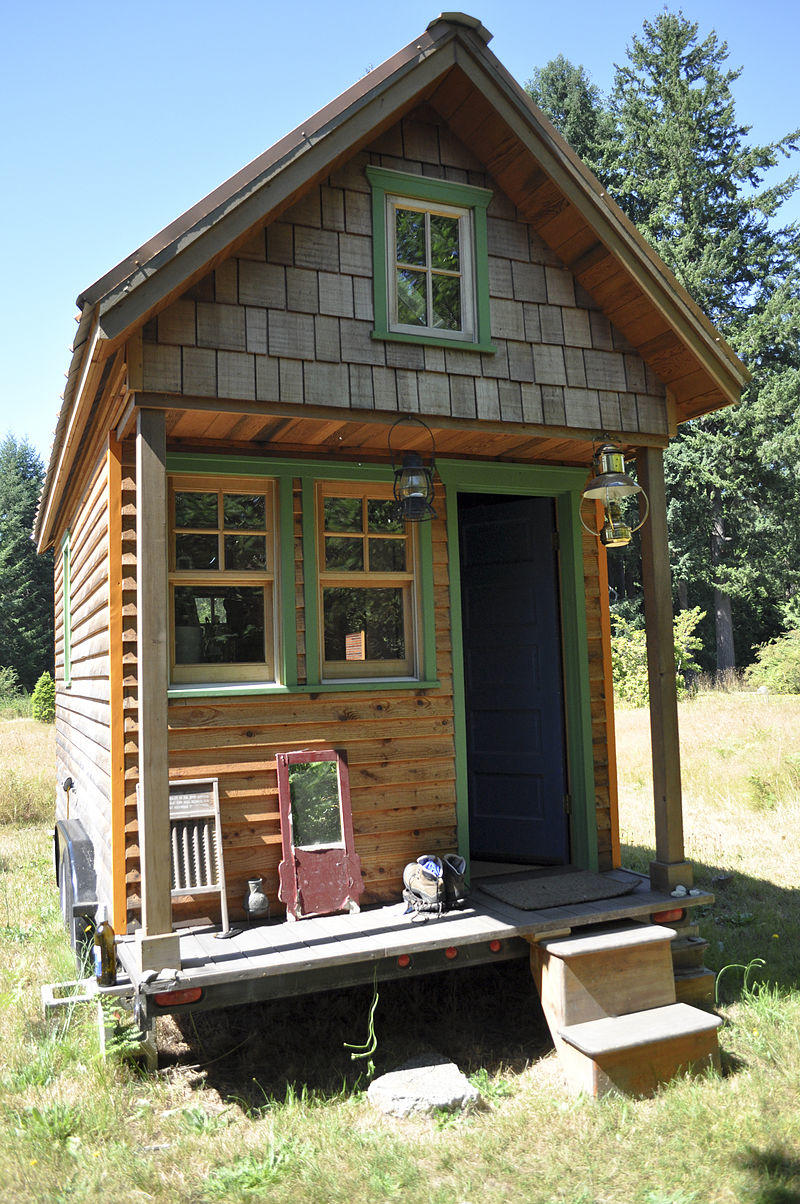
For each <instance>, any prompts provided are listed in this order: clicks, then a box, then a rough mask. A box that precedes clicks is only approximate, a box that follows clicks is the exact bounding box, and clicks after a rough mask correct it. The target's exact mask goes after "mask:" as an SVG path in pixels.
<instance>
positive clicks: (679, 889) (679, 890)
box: [672, 886, 689, 899]
mask: <svg viewBox="0 0 800 1204" xmlns="http://www.w3.org/2000/svg"><path fill="white" fill-rule="evenodd" d="M688 893H689V892H688V890H687V889H686V887H685V886H676V887H675V889H674V891H673V892H672V897H673V899H682V898H683V896H684V895H688Z"/></svg>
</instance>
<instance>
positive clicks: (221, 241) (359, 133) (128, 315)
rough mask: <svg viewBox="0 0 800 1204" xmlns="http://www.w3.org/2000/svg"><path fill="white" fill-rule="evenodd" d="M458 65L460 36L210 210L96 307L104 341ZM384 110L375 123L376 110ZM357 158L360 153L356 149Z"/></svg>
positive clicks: (118, 333) (434, 49)
mask: <svg viewBox="0 0 800 1204" xmlns="http://www.w3.org/2000/svg"><path fill="white" fill-rule="evenodd" d="M454 63H455V35H450V37H448V39H446V41H444V42H439V43H437V44H436V45H435V46H433V47H432V48H431V49H427V50H423V51H422V52H421V53H420V54H419V56H418V57H417V58H416V59H415V60H414V61H413V62H411V63H408V64H406V65H405V66H404V67H403V68H402V69H401V70H399V71H398V72H396V73H395V74H394V75H393V76H392V78H391V79H389V80H388V81H387V82H386V83H385V85H383V86H381V88H380V90H379V91H377V92H373V93H370V94H368V95H367V96H366V97H361V98H359V100H358V101H356V102H355V103H354V104H353V105H352V106H351V108H350V109H349V110H348V111H346V112H345V114H343V115H342V116H341V117H339V118H338V119H337V120H336V122H335V123H334V124H333V125H332V127H326V128H323V129H320V130H318V131H315V132H314V134H313V135H311V136H309V137H308V138H307V139H306V141H305V142H304V143H302V144H301V145H299V146H297V147H295V148H294V149H293V150H291V151H290V152H288V153H287V155H286V156H284V157H283V158H281V159H280V160H278V161H276V162H275V163H274V164H272V165H271V166H270V167H269V169H268V170H267V171H266V172H265V173H264V174H263V175H261V176H259V177H258V179H257V180H256V181H254V182H253V184H252V185H251V186H250V187H249V189H248V190H247V191H248V193H249V195H244V194H243V193H242V192H239V193H237V194H236V195H235V196H234V197H232V198H230V199H229V200H228V201H226V202H225V203H224V204H223V205H222V206H221V207H220V208H218V209H217V210H214V211H212V212H211V213H209V214H208V215H207V216H206V217H205V218H203V219H202V223H198V224H197V225H196V226H195V227H194V228H193V229H191V230H189V231H187V232H186V234H185V235H184V236H183V237H182V238H181V239H180V240H179V241H178V242H176V243H172V244H170V245H169V246H167V247H165V248H164V250H163V251H161V252H159V253H158V254H157V255H155V256H154V257H153V258H152V259H151V260H150V261H149V262H148V263H147V264H146V265H142V267H141V268H140V269H139V271H140V283H138V284H133V285H132V282H131V279H130V278H128V279H127V280H126V281H122V282H120V284H118V285H117V286H116V287H115V288H114V289H112V290H111V291H110V292H109V293H107V294H106V296H105V297H103V298H102V300H101V301H100V304H99V307H98V308H99V313H100V325H101V329H102V332H103V335H104V337H105V338H108V339H116V338H118V337H120V336H121V335H123V334H124V333H125V331H126V330H128V329H129V328H130V327H132V326H134V325H135V324H136V323H137V322H138V321H139V320H141V319H142V318H143V317H144V315H145V314H147V313H148V312H149V311H150V310H151V309H153V308H154V307H155V306H156V305H157V304H158V303H159V301H160V300H162V298H163V297H164V296H167V295H169V294H171V293H173V292H174V291H175V290H177V289H180V287H181V285H182V284H183V283H184V282H185V281H188V280H189V278H190V277H191V276H192V275H193V274H194V273H196V272H199V271H202V269H203V268H204V266H205V265H206V264H208V263H210V261H211V260H212V259H213V258H214V257H215V256H216V255H219V254H221V253H223V252H224V251H225V250H226V248H227V247H229V246H231V245H232V244H233V243H234V242H236V240H237V239H238V238H241V237H244V236H245V235H246V234H247V232H248V230H250V229H252V227H253V226H254V225H256V223H257V222H259V221H263V220H264V219H266V218H268V217H269V214H270V212H272V211H273V210H275V209H276V208H278V207H279V206H280V205H281V204H282V203H284V202H286V201H287V200H288V199H289V198H290V197H292V195H293V194H295V193H296V192H297V191H298V190H299V189H300V188H302V187H303V185H304V184H306V183H307V182H308V181H309V180H311V179H313V178H314V176H316V175H318V174H321V173H322V172H324V171H325V170H326V169H327V168H328V167H329V166H330V165H331V164H332V163H333V162H334V161H335V160H336V159H337V158H338V157H340V156H341V155H342V154H343V153H344V152H346V151H347V150H348V149H349V148H350V147H353V148H355V147H357V146H358V144H359V143H361V142H363V141H364V140H365V139H368V138H369V137H370V136H371V135H372V132H373V131H374V130H375V129H376V128H377V127H378V126H379V125H383V124H385V123H386V122H387V121H389V120H391V119H392V115H393V114H394V113H396V112H398V111H399V110H401V109H402V108H403V107H404V106H405V105H406V104H408V102H409V101H411V100H413V98H414V97H415V96H416V95H418V94H419V93H420V92H423V91H425V90H426V89H427V88H428V87H430V86H431V85H433V84H434V83H436V81H437V80H438V79H439V78H441V76H443V75H445V74H446V73H447V72H448V71H449V70H450V68H451V67H452V66H453V65H454ZM376 108H379V109H380V110H381V115H380V118H379V120H376V117H375V109H376ZM353 153H355V150H354V151H353Z"/></svg>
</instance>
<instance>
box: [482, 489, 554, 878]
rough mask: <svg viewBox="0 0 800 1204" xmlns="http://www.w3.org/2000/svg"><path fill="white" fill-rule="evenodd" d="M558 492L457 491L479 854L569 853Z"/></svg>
mask: <svg viewBox="0 0 800 1204" xmlns="http://www.w3.org/2000/svg"><path fill="white" fill-rule="evenodd" d="M554 526H555V508H554V503H553V500H552V499H551V498H509V497H502V496H497V495H467V496H462V497H461V498H459V539H460V552H461V601H462V627H463V642H464V683H465V708H466V721H467V722H466V727H467V763H468V779H469V813H470V850H471V854H472V856H473V857H483V858H491V859H494V860H503V859H505V860H516V861H529V862H535V863H540V864H541V863H547V864H562V863H565V862H566V861H568V859H569V841H568V823H567V817H566V814H565V811H564V795H565V792H566V770H565V739H564V702H563V683H562V669H561V622H560V612H559V604H558V577H557V562H556V555H555V552H554V550H553V539H552V535H553V531H554Z"/></svg>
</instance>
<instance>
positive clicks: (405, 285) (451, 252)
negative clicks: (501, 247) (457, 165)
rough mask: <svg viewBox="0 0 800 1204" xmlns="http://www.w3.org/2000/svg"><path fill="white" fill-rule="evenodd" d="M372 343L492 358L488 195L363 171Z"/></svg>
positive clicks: (421, 179)
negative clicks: (367, 189)
mask: <svg viewBox="0 0 800 1204" xmlns="http://www.w3.org/2000/svg"><path fill="white" fill-rule="evenodd" d="M366 171H367V176H368V178H369V181H370V185H371V187H372V224H373V253H374V263H373V269H374V270H373V280H374V291H375V297H374V300H375V330H374V331H373V337H375V338H380V339H394V340H398V341H402V342H423V343H434V344H437V345H443V346H450V345H452V344H454V343H455V344H458V345H459V346H460V347H468V348H472V349H474V350H479V351H493V350H494V348H493V346H492V344H491V339H490V334H489V271H488V252H487V242H486V208H487V206H488V204H489V201H490V199H491V195H492V194H491V192H490V191H489V190H488V189H486V188H474V187H472V186H471V185H466V184H453V183H451V182H450V181H448V180H437V179H431V178H429V177H427V176H415V175H408V174H406V173H404V172H399V171H390V170H388V169H386V168H382V167H368V168H367V169H366Z"/></svg>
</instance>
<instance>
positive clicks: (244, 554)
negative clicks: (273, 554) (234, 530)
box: [225, 535, 267, 570]
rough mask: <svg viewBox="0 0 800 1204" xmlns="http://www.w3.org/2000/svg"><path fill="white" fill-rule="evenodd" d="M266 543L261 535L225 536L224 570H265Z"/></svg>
mask: <svg viewBox="0 0 800 1204" xmlns="http://www.w3.org/2000/svg"><path fill="white" fill-rule="evenodd" d="M266 567H267V541H266V539H265V537H264V536H263V535H226V536H225V568H226V569H239V570H242V569H244V570H247V569H265V568H266Z"/></svg>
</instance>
